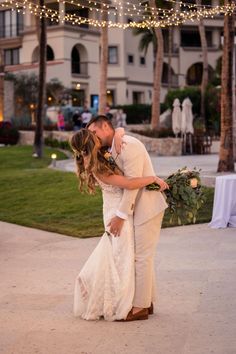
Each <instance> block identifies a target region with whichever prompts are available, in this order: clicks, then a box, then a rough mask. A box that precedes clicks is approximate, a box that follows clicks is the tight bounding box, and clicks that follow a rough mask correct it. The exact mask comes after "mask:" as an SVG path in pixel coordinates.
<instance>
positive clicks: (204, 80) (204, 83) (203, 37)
mask: <svg viewBox="0 0 236 354" xmlns="http://www.w3.org/2000/svg"><path fill="white" fill-rule="evenodd" d="M196 4H197V5H202V0H196ZM198 30H199V34H200V40H201V47H202V61H203V63H202V65H203V68H202V82H201V110H200V112H201V117H202V119H203V122H204V125H206V117H205V92H206V88H207V85H208V55H207V40H206V32H205V27H204V21H203V19H200V20H199V23H198Z"/></svg>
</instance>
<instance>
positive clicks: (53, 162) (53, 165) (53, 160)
mask: <svg viewBox="0 0 236 354" xmlns="http://www.w3.org/2000/svg"><path fill="white" fill-rule="evenodd" d="M51 159H52V167H56V161H57V154H52V155H51Z"/></svg>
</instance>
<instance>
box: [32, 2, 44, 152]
mask: <svg viewBox="0 0 236 354" xmlns="http://www.w3.org/2000/svg"><path fill="white" fill-rule="evenodd" d="M39 5H40V6H41V7H42V6H44V0H40V1H39ZM39 38H40V40H39V92H38V107H37V113H36V127H35V136H34V153H35V156H36V157H39V158H41V157H42V155H43V116H44V104H45V91H46V65H47V61H46V48H47V36H46V19H45V17H42V18H41V19H40V37H39Z"/></svg>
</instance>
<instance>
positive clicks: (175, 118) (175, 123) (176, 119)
mask: <svg viewBox="0 0 236 354" xmlns="http://www.w3.org/2000/svg"><path fill="white" fill-rule="evenodd" d="M173 107H174V108H173V111H172V130H173V132H174V134H175V136H176V137H177V135H178V134H179V133H180V131H181V118H182V114H181V108H180V101H179V99H178V98H175V100H174V102H173Z"/></svg>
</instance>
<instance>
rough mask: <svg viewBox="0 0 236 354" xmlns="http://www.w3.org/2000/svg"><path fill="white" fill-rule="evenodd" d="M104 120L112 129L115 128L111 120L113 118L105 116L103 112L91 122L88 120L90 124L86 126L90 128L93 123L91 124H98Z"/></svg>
mask: <svg viewBox="0 0 236 354" xmlns="http://www.w3.org/2000/svg"><path fill="white" fill-rule="evenodd" d="M103 122H106V123H107V124H108V125H109V127H110V128H111V129H112V130H114V127H113V125H112V122H111V120H110V119H109V118H108V117H107V116H104V115H103V114H99V115H98V116H96V117H93V118H92V119H91V120H90V121H89V122H88V124H87V125H86V128H89V126H90V125H91V124H93V123H94V124H98V125H101V124H102V123H103Z"/></svg>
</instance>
